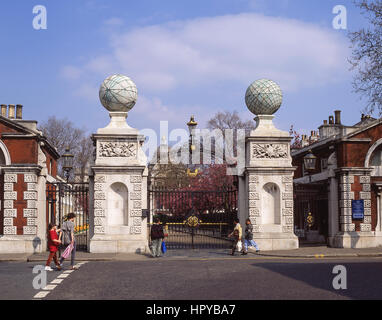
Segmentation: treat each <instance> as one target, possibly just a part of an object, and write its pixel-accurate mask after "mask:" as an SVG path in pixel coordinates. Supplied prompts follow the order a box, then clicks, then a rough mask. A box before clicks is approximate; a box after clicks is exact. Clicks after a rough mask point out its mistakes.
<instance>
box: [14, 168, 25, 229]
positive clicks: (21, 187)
mask: <svg viewBox="0 0 382 320" xmlns="http://www.w3.org/2000/svg"><path fill="white" fill-rule="evenodd" d="M14 191H17V200H16V201H14V208H15V209H17V218H15V219H13V225H14V226H16V227H17V234H18V235H23V234H24V231H23V227H24V226H26V225H27V218H24V210H23V209H26V208H27V200H24V191H27V184H26V183H25V182H24V174H18V175H17V183H15V184H14Z"/></svg>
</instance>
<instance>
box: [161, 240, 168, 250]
mask: <svg viewBox="0 0 382 320" xmlns="http://www.w3.org/2000/svg"><path fill="white" fill-rule="evenodd" d="M166 251H167V248H166V242H164V241H162V252H163V253H166Z"/></svg>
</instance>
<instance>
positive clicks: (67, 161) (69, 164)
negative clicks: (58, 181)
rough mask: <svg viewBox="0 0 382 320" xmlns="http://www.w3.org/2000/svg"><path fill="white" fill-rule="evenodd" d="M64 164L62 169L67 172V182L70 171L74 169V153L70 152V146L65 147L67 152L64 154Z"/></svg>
mask: <svg viewBox="0 0 382 320" xmlns="http://www.w3.org/2000/svg"><path fill="white" fill-rule="evenodd" d="M62 159H63V166H62V169H63V170H64V172H65V177H66V182H68V181H69V175H70V171H72V169H73V160H74V155H73V154H71V153H70V149H69V147H67V148H66V149H65V153H64V154H63V155H62Z"/></svg>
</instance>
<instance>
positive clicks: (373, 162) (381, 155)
mask: <svg viewBox="0 0 382 320" xmlns="http://www.w3.org/2000/svg"><path fill="white" fill-rule="evenodd" d="M370 167H371V168H373V171H372V172H371V175H372V176H382V147H379V148H378V149H376V150H375V151H374V152H373V154H372V156H371V159H370Z"/></svg>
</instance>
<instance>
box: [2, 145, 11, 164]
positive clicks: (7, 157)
mask: <svg viewBox="0 0 382 320" xmlns="http://www.w3.org/2000/svg"><path fill="white" fill-rule="evenodd" d="M10 164H11V157H10V155H9V152H8V149H7V147H6V146H5V144H4V142H3V141H1V140H0V166H8V165H10Z"/></svg>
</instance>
